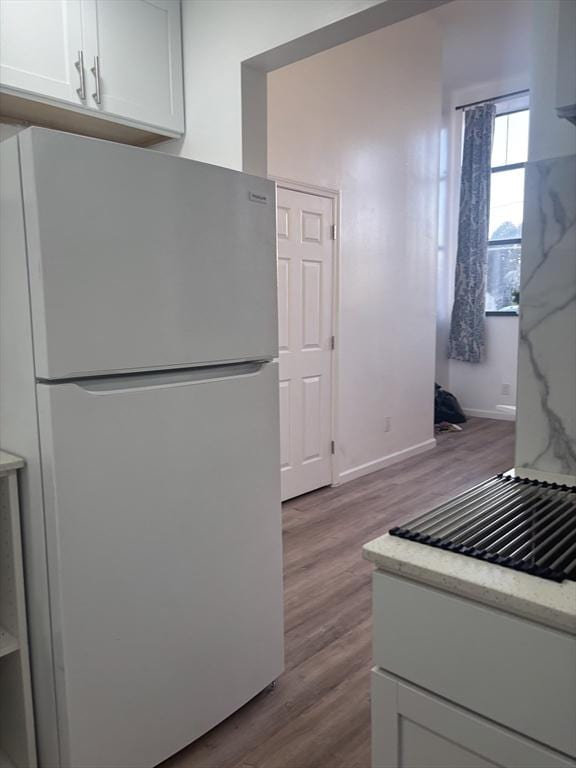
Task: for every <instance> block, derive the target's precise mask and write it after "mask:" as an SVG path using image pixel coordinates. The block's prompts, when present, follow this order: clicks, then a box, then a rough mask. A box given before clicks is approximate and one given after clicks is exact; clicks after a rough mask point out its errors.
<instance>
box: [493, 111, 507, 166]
mask: <svg viewBox="0 0 576 768" xmlns="http://www.w3.org/2000/svg"><path fill="white" fill-rule="evenodd" d="M507 146H508V115H502V117H497V118H496V119H495V120H494V136H493V138H492V168H496V167H498V166H499V165H506V150H507Z"/></svg>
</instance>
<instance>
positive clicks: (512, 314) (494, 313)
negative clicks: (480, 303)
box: [485, 311, 518, 317]
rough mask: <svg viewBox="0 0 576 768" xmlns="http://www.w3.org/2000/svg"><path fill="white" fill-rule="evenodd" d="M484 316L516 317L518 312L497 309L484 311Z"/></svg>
mask: <svg viewBox="0 0 576 768" xmlns="http://www.w3.org/2000/svg"><path fill="white" fill-rule="evenodd" d="M485 314H486V317H518V312H509V311H505V312H498V311H490V312H486V313H485Z"/></svg>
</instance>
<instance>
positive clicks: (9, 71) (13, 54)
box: [0, 0, 83, 106]
mask: <svg viewBox="0 0 576 768" xmlns="http://www.w3.org/2000/svg"><path fill="white" fill-rule="evenodd" d="M81 50H82V19H81V11H80V3H79V2H75V0H72V2H70V0H2V2H0V82H1V83H2V85H3V86H8V87H9V88H11V89H15V90H18V91H22V92H24V93H23V94H22V95H25V94H26V93H27V94H42V95H43V96H45V97H47V98H50V99H58V100H59V101H65V102H69V103H72V104H76V105H79V106H81V105H82V104H83V101H82V98H81V96H82V93H81V92H79V91H80V86H81V80H80V78H81V72H80V64H79V63H77V62H79V59H80V56H81V53H80V52H81ZM77 89H78V90H77Z"/></svg>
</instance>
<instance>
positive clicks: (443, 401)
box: [434, 384, 466, 424]
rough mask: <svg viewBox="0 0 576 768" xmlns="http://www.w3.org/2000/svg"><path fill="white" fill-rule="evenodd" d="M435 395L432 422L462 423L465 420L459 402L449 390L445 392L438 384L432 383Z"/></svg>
mask: <svg viewBox="0 0 576 768" xmlns="http://www.w3.org/2000/svg"><path fill="white" fill-rule="evenodd" d="M434 386H435V388H436V395H435V398H434V424H440V422H442V421H447V422H449V423H450V424H462V423H463V422H465V421H466V416H465V414H464V411H463V410H462V408H461V407H460V403H459V402H458V400H456V398H455V397H454V395H453V394H452V393H451V392H446V390H445V389H442V387H441V386H440V384H435V385H434Z"/></svg>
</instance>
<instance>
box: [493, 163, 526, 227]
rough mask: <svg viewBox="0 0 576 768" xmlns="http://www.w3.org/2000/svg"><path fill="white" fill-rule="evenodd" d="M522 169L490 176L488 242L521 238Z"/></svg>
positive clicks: (522, 206)
mask: <svg viewBox="0 0 576 768" xmlns="http://www.w3.org/2000/svg"><path fill="white" fill-rule="evenodd" d="M523 208H524V169H523V168H517V169H515V170H513V171H499V172H498V173H493V174H492V181H491V184H490V224H489V227H488V239H489V240H507V239H509V238H512V237H521V236H522V215H523Z"/></svg>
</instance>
